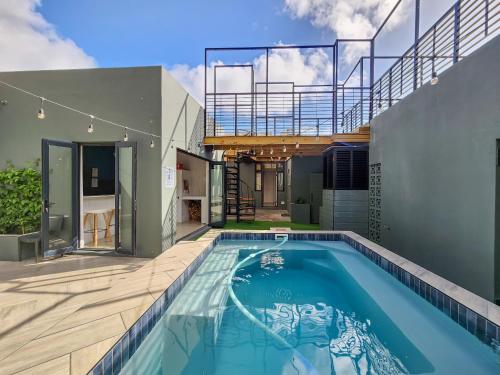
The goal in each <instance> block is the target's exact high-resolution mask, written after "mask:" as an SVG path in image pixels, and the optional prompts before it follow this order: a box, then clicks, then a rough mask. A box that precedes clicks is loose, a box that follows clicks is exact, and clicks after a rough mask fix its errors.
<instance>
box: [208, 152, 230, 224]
mask: <svg viewBox="0 0 500 375" xmlns="http://www.w3.org/2000/svg"><path fill="white" fill-rule="evenodd" d="M225 212H226V211H225V194H224V162H214V161H211V162H210V225H212V226H213V227H223V226H224V224H225V223H226V215H225Z"/></svg>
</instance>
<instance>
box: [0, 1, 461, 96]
mask: <svg viewBox="0 0 500 375" xmlns="http://www.w3.org/2000/svg"><path fill="white" fill-rule="evenodd" d="M414 1H415V0H402V3H401V5H400V7H399V8H398V11H397V12H396V13H395V14H394V16H393V17H392V18H391V22H390V23H388V24H387V27H386V30H385V31H387V33H385V34H384V33H382V35H381V36H380V37H379V38H377V42H376V54H390V55H396V54H400V53H401V52H402V51H403V50H406V49H407V48H408V47H409V46H410V45H411V44H412V43H413V42H412V38H413V31H412V29H413V27H414V26H413V9H414ZM453 1H454V0H421V3H422V16H421V19H422V24H421V30H426V29H427V28H428V27H429V26H430V25H431V24H432V23H433V22H434V21H435V20H436V19H437V18H438V17H439V16H440V15H441V14H443V12H444V11H445V9H447V8H448V7H450V5H451V4H452V3H453ZM396 2H397V0H78V1H76V0H74V1H73V0H72V1H68V0H0V55H1V56H2V59H0V71H12V70H39V69H72V68H89V67H122V66H144V65H164V66H165V67H166V68H167V69H168V70H169V71H170V72H171V73H172V74H173V75H174V77H175V78H176V79H177V80H178V81H179V82H180V83H181V84H183V85H184V87H185V88H186V89H187V90H188V91H189V92H190V93H191V94H193V95H194V96H195V97H196V98H197V99H198V100H199V101H202V96H203V85H204V75H203V67H202V65H201V64H203V60H204V48H205V47H221V46H223V47H228V46H230V47H231V46H263V45H274V44H277V43H285V44H333V43H334V41H335V38H336V37H337V36H339V37H342V38H371V37H372V36H373V35H374V33H375V31H376V29H377V28H378V26H379V25H380V24H381V23H382V21H383V20H384V18H385V17H386V16H387V14H388V13H389V12H390V10H391V9H392V8H393V6H394V4H395V3H396ZM367 46H368V44H365V45H364V46H359V45H358V46H356V45H351V46H349V47H348V48H346V49H342V50H341V60H342V62H343V63H344V64H342V65H341V68H340V70H341V75H342V72H343V73H344V74H345V75H347V74H348V73H349V72H350V70H351V67H352V66H353V65H354V64H355V62H356V61H357V60H358V58H359V56H360V55H366V54H367V52H368V51H367ZM273 57H274V58H276V61H277V62H278V63H280V64H281V65H279V64H277V65H275V66H277V67H278V68H276V71H273V72H271V73H273V74H275V76H279V77H280V79H285V80H290V79H287V78H290V77H292V78H293V79H294V80H295V81H296V82H298V83H302V84H311V83H327V82H325V80H328V77H326V75H325V72H331V63H332V62H331V58H330V57H328V56H327V57H326V58H325V56H324V55H321V54H317V55H314V56H311V55H309V56H308V55H307V53H303V52H300V53H299V55H287V54H285V53H282V54H276V56H273ZM240 58H241V57H240ZM241 59H242V60H239V62H240V63H248V62H252V63H254V65H255V64H256V63H257V62H258V56H252V57H249V56H247V57H242V58H241ZM270 69H271V70H273V67H271V68H270ZM285 73H286V74H288V76H286V77H285V76H284V75H286V74H285ZM256 74H258V71H257V73H256ZM238 76H239V74H238V72H234V74H233V77H229V76H228V78H227V79H226V81H227V82H229V83H231V82H233V81H237V79H238Z"/></svg>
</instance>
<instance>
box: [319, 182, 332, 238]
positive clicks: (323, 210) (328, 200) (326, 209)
mask: <svg viewBox="0 0 500 375" xmlns="http://www.w3.org/2000/svg"><path fill="white" fill-rule="evenodd" d="M334 195H335V191H334V190H326V189H323V202H322V203H323V204H322V205H321V207H320V209H319V227H320V228H321V229H322V230H332V229H333V200H334Z"/></svg>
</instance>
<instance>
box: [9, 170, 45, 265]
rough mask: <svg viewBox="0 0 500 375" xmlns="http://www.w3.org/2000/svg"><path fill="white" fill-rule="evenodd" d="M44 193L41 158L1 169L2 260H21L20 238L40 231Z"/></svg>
mask: <svg viewBox="0 0 500 375" xmlns="http://www.w3.org/2000/svg"><path fill="white" fill-rule="evenodd" d="M41 194H42V183H41V175H40V170H39V161H36V162H34V163H32V165H30V166H27V167H25V168H16V167H15V166H14V165H13V164H12V163H11V162H8V163H7V166H6V168H5V169H2V170H0V260H19V259H20V254H21V251H20V250H21V249H20V248H19V246H20V241H19V237H22V236H27V235H31V236H32V235H33V232H37V231H39V230H40V223H41V210H42V203H41V201H42V200H41ZM23 246H24V245H23Z"/></svg>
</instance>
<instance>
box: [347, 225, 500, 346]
mask: <svg viewBox="0 0 500 375" xmlns="http://www.w3.org/2000/svg"><path fill="white" fill-rule="evenodd" d="M339 238H340V240H342V241H344V242H346V243H348V244H349V245H350V246H351V247H353V248H354V249H356V250H357V251H359V252H360V253H362V254H363V255H364V256H365V257H367V258H368V259H370V260H371V261H372V262H373V263H375V264H376V265H378V266H379V267H381V268H382V269H383V270H384V271H386V272H387V273H389V274H390V275H392V276H393V277H394V278H395V279H397V280H398V281H399V282H401V283H402V284H404V285H405V286H406V287H408V288H409V289H410V290H412V291H413V292H414V293H416V294H418V295H419V296H420V297H422V298H423V299H425V300H426V301H427V302H429V303H430V304H432V305H433V306H434V307H436V308H437V309H438V310H440V311H442V312H443V313H445V314H446V315H447V316H449V317H450V318H451V319H453V320H454V321H455V322H456V323H458V324H459V325H460V326H462V327H463V328H465V329H466V330H467V331H469V332H470V333H471V334H473V335H474V336H476V337H477V338H478V339H479V340H481V341H482V342H483V343H485V344H487V345H489V346H491V347H492V348H493V350H494V351H495V352H497V353H499V354H500V327H499V326H497V325H496V324H495V323H493V322H491V321H490V320H488V319H487V318H486V317H484V316H482V315H480V314H478V313H477V312H475V311H473V310H472V309H469V308H468V307H467V306H465V305H463V304H461V303H460V302H457V301H456V300H454V299H453V298H451V297H450V296H448V295H447V294H446V293H444V292H442V291H440V290H439V289H436V288H434V287H433V286H432V285H430V284H428V283H426V282H425V281H423V280H421V279H419V278H418V277H417V276H415V275H413V274H411V273H410V272H408V271H406V270H404V269H403V268H401V267H399V266H397V265H396V264H394V263H392V262H391V261H389V260H387V259H386V258H384V257H383V256H381V255H380V254H377V253H376V252H375V251H373V250H371V249H370V248H368V247H367V246H365V245H363V244H360V243H359V242H357V241H356V240H354V239H353V238H351V237H349V236H348V235H346V234H344V233H340V236H339Z"/></svg>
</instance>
